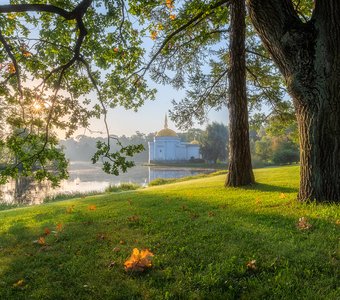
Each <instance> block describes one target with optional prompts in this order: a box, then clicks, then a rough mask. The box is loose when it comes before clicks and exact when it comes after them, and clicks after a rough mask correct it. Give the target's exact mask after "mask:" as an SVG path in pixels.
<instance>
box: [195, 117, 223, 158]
mask: <svg viewBox="0 0 340 300" xmlns="http://www.w3.org/2000/svg"><path fill="white" fill-rule="evenodd" d="M227 143H228V128H227V127H226V126H225V125H223V124H222V123H216V122H213V123H212V124H209V125H208V126H207V128H206V131H205V135H204V136H203V137H202V141H201V153H202V157H203V158H204V159H206V160H208V161H213V162H214V163H215V164H216V163H217V160H218V159H219V160H221V161H225V160H226V159H227Z"/></svg>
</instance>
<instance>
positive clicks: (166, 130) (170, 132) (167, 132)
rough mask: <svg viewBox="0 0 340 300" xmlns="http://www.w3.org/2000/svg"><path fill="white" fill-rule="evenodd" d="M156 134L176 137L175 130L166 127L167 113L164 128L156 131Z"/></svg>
mask: <svg viewBox="0 0 340 300" xmlns="http://www.w3.org/2000/svg"><path fill="white" fill-rule="evenodd" d="M156 136H176V137H177V133H176V132H175V131H173V130H172V129H169V128H168V118H167V115H165V120H164V128H163V129H162V130H160V131H158V132H157V134H156Z"/></svg>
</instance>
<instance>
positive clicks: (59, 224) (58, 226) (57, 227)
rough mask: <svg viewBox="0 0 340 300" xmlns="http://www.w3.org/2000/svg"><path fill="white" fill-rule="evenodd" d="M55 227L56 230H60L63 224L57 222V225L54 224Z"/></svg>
mask: <svg viewBox="0 0 340 300" xmlns="http://www.w3.org/2000/svg"><path fill="white" fill-rule="evenodd" d="M56 229H57V231H59V232H60V231H62V230H63V224H61V223H58V224H57V226H56Z"/></svg>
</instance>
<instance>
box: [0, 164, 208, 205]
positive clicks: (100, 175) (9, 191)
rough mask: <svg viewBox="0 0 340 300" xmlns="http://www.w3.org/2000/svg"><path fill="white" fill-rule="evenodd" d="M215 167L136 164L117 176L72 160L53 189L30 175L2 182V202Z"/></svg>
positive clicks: (37, 199)
mask: <svg viewBox="0 0 340 300" xmlns="http://www.w3.org/2000/svg"><path fill="white" fill-rule="evenodd" d="M213 171H214V170H212V169H197V168H195V169H191V168H167V167H147V166H136V167H133V168H132V169H130V170H129V171H128V172H127V173H124V174H121V175H120V176H118V177H116V176H113V175H108V174H105V173H104V172H103V171H102V170H101V168H100V167H99V166H94V165H92V164H90V163H88V162H72V163H71V164H70V167H69V175H70V178H69V179H68V180H65V181H63V182H62V183H61V185H60V187H58V188H55V189H52V187H51V185H50V184H48V183H35V182H33V181H32V180H31V179H29V178H20V179H17V180H12V181H11V182H9V183H8V184H6V185H3V186H0V202H4V203H10V204H12V203H13V204H14V203H22V204H39V203H41V202H43V200H44V199H45V198H47V197H54V196H56V195H58V194H76V193H88V192H93V191H99V192H101V191H104V190H105V188H106V187H108V186H109V185H118V184H119V183H122V182H133V183H138V184H140V185H144V186H146V185H147V184H148V183H149V182H150V181H151V180H154V179H156V178H180V177H185V176H191V175H196V174H201V173H210V172H213Z"/></svg>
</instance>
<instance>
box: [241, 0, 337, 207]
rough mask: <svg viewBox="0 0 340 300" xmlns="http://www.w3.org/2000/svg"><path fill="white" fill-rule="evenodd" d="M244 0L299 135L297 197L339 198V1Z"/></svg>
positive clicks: (327, 199)
mask: <svg viewBox="0 0 340 300" xmlns="http://www.w3.org/2000/svg"><path fill="white" fill-rule="evenodd" d="M306 2H309V4H313V2H314V8H313V11H312V14H311V17H310V18H309V19H303V18H300V17H299V14H298V11H297V10H296V7H295V6H294V4H293V2H292V1H291V0H247V4H248V8H249V12H250V16H251V20H252V23H253V24H254V26H255V28H256V29H257V31H258V34H259V35H260V37H261V39H262V41H263V43H264V45H265V47H266V48H267V49H268V51H269V52H270V54H271V56H272V58H273V59H274V61H275V62H276V64H277V65H278V67H279V69H280V71H281V73H282V74H283V76H284V78H285V81H286V84H287V87H288V91H289V94H290V95H291V97H292V98H293V102H294V106H295V110H296V117H297V121H298V126H299V136H300V157H301V171H300V175H301V179H300V190H299V195H298V198H299V199H300V200H301V201H305V200H317V201H337V202H339V201H340V94H339V91H340V21H339V16H340V2H339V0H327V1H321V0H315V1H306Z"/></svg>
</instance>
